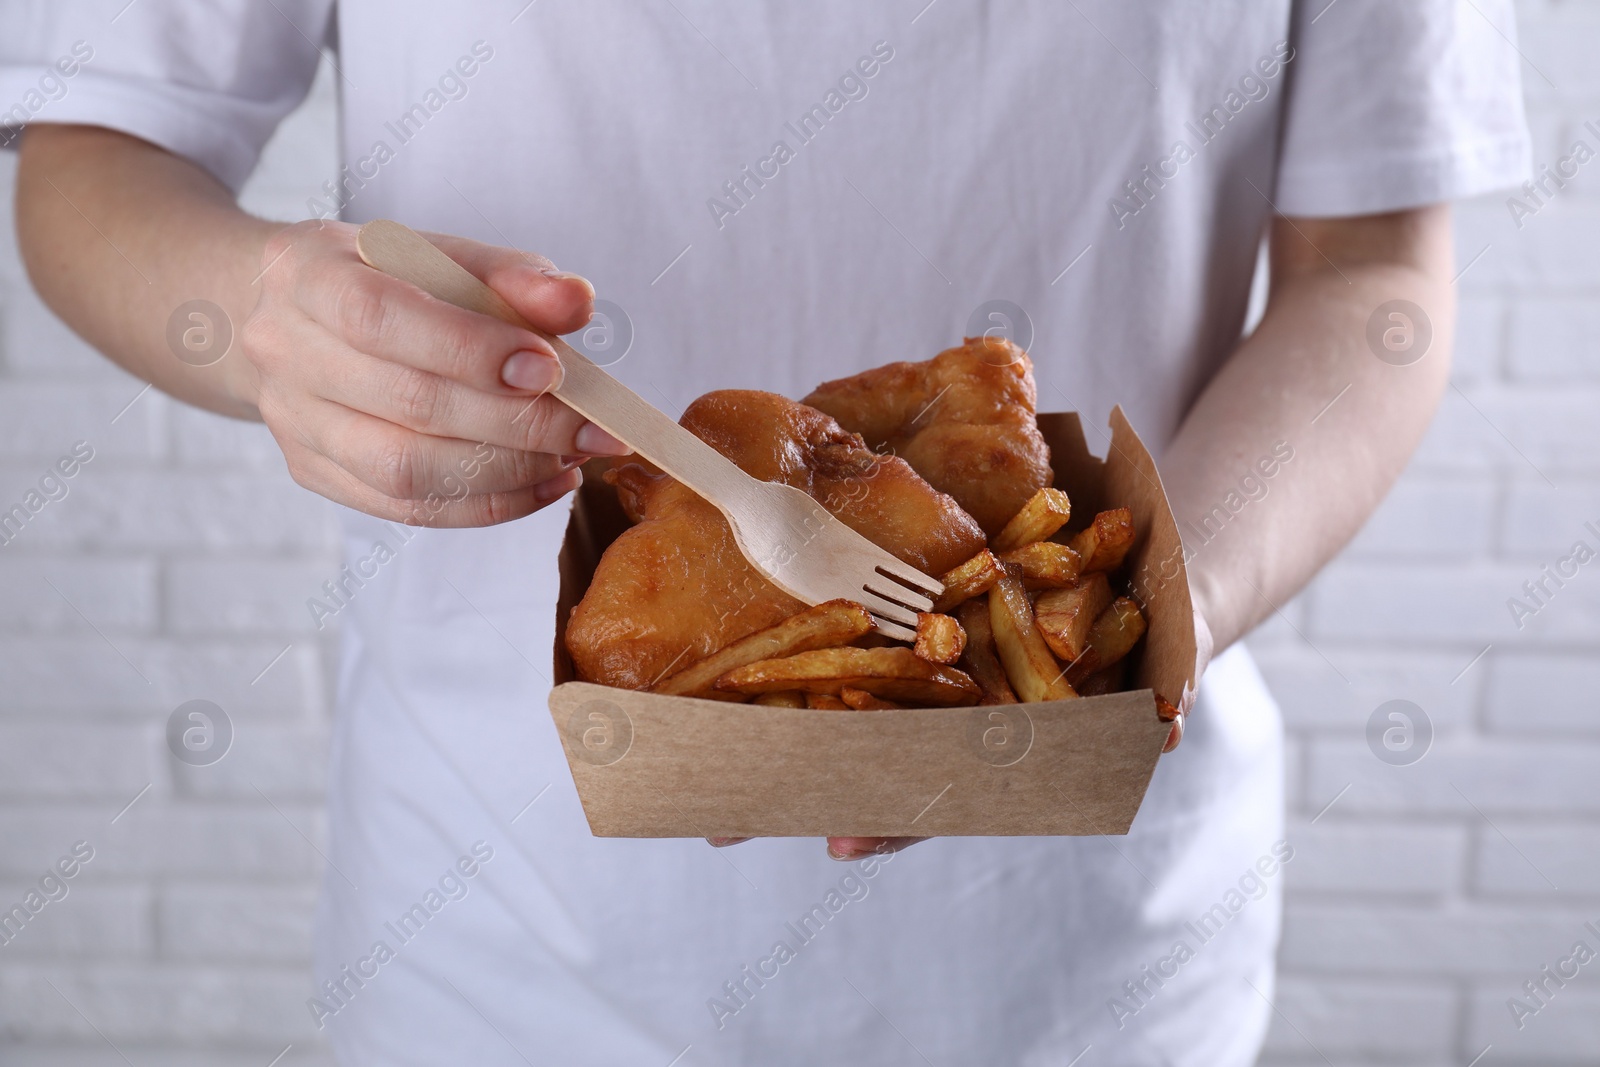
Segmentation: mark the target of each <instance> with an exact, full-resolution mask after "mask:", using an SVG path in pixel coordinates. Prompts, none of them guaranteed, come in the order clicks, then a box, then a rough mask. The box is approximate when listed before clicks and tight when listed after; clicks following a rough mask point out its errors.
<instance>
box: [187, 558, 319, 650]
mask: <svg viewBox="0 0 1600 1067" xmlns="http://www.w3.org/2000/svg"><path fill="white" fill-rule="evenodd" d="M335 577H337V570H336V569H335V568H330V567H329V566H328V565H327V564H326V563H325V562H323V561H322V560H320V559H293V560H280V559H237V558H222V559H198V560H183V561H180V562H176V563H174V564H172V565H171V566H170V567H169V568H168V571H167V582H166V596H167V604H168V611H169V612H170V614H169V616H168V617H169V619H170V622H171V625H172V627H173V629H175V630H176V631H178V632H180V633H206V634H216V633H252V632H254V633H259V632H261V631H272V632H281V631H292V632H302V633H308V634H309V633H314V632H316V630H317V625H316V620H315V619H314V617H313V616H312V615H311V613H310V612H309V611H308V610H307V609H306V600H307V598H309V597H312V596H320V595H321V585H322V583H323V582H324V581H327V580H329V579H332V578H335Z"/></svg>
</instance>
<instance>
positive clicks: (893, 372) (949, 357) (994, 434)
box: [804, 337, 1052, 537]
mask: <svg viewBox="0 0 1600 1067" xmlns="http://www.w3.org/2000/svg"><path fill="white" fill-rule="evenodd" d="M1037 399H1038V393H1037V390H1036V389H1035V387H1034V383H1033V363H1032V361H1030V360H1029V359H1028V354H1027V353H1026V352H1024V351H1023V350H1022V349H1020V348H1018V347H1017V346H1016V345H1014V344H1012V343H1011V342H1010V341H1007V340H1005V339H1003V338H999V337H969V338H967V339H966V343H965V344H963V345H962V346H961V347H960V348H950V349H946V350H945V351H943V352H941V353H939V354H938V355H937V356H935V357H934V358H933V359H931V360H927V361H926V362H922V363H890V364H888V365H886V366H883V367H876V368H874V369H872V370H868V371H862V372H861V373H860V374H857V375H854V376H852V377H849V378H840V379H839V380H837V381H832V382H824V383H823V384H822V385H819V386H818V387H817V388H816V390H815V391H814V392H812V394H811V395H810V396H808V397H806V398H805V400H804V403H806V404H809V405H810V406H812V407H814V408H816V409H818V410H819V411H824V412H826V413H828V414H829V415H832V416H833V417H834V418H835V419H837V420H838V421H839V425H841V426H843V427H844V428H845V429H846V430H851V431H854V432H855V433H858V434H860V435H861V436H862V437H863V438H864V439H865V440H866V442H867V446H868V447H869V448H873V449H876V450H877V451H879V452H892V453H894V454H895V455H897V456H900V457H901V458H902V459H904V460H905V461H906V462H907V463H909V464H911V467H912V469H913V470H915V471H916V472H917V473H918V474H920V475H922V476H923V477H924V478H926V479H927V480H928V483H929V484H930V485H932V486H933V487H934V488H935V489H938V490H939V491H941V492H944V493H949V494H950V495H951V496H953V497H955V499H956V501H957V503H959V504H960V505H961V506H962V507H963V508H965V509H966V511H967V512H968V513H969V514H970V515H971V516H972V517H973V518H975V519H977V520H978V525H980V526H982V527H983V530H984V533H986V534H988V535H989V536H991V537H992V536H993V535H995V534H996V533H998V532H999V531H1000V528H1001V527H1002V526H1004V525H1005V524H1006V521H1007V520H1009V519H1010V518H1011V516H1013V515H1015V514H1016V513H1017V509H1019V508H1021V507H1022V505H1023V504H1024V503H1025V502H1027V500H1028V498H1029V497H1031V496H1032V495H1033V494H1034V493H1035V492H1036V491H1037V490H1039V489H1040V488H1042V487H1044V486H1047V485H1049V484H1051V480H1052V474H1051V471H1050V449H1049V446H1047V445H1046V444H1045V442H1044V438H1043V437H1042V436H1040V434H1039V428H1038V425H1037V424H1036V423H1035V421H1034V414H1035V404H1036V402H1037Z"/></svg>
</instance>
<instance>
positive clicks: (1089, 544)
mask: <svg viewBox="0 0 1600 1067" xmlns="http://www.w3.org/2000/svg"><path fill="white" fill-rule="evenodd" d="M1069 544H1071V545H1072V547H1073V548H1074V549H1076V550H1077V553H1078V555H1079V556H1081V557H1082V558H1083V569H1084V571H1085V572H1088V571H1114V570H1116V569H1117V568H1118V567H1120V566H1122V559H1123V557H1124V556H1126V555H1127V554H1128V549H1130V548H1132V547H1133V512H1131V511H1129V510H1128V509H1127V508H1112V509H1111V510H1110V511H1102V512H1100V514H1098V515H1096V516H1095V517H1094V521H1093V522H1091V523H1090V524H1089V525H1088V526H1086V527H1084V528H1083V529H1081V530H1079V531H1078V532H1077V533H1075V534H1073V535H1072V540H1071V541H1070V542H1069Z"/></svg>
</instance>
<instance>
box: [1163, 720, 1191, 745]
mask: <svg viewBox="0 0 1600 1067" xmlns="http://www.w3.org/2000/svg"><path fill="white" fill-rule="evenodd" d="M1187 718H1188V716H1187V715H1179V716H1178V717H1177V718H1176V719H1173V720H1172V729H1171V730H1169V731H1168V732H1167V743H1166V744H1165V745H1162V746H1161V751H1162V752H1164V753H1165V752H1171V751H1172V750H1173V749H1175V748H1177V747H1178V743H1179V742H1180V741H1182V740H1183V721H1184V720H1185V719H1187Z"/></svg>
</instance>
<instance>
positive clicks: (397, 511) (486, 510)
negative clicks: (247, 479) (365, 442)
mask: <svg viewBox="0 0 1600 1067" xmlns="http://www.w3.org/2000/svg"><path fill="white" fill-rule="evenodd" d="M266 414H267V413H266V411H265V410H264V411H263V415H266ZM267 425H268V426H269V428H271V429H272V430H273V436H274V437H276V438H277V440H278V443H279V445H280V447H282V449H283V454H284V459H285V461H286V462H287V464H288V467H289V473H290V475H291V476H292V477H293V478H294V480H295V481H296V482H297V483H298V484H299V485H301V486H303V487H304V488H306V489H309V490H311V491H312V492H313V493H317V494H318V495H320V496H324V497H327V498H328V499H329V500H332V501H334V502H335V503H338V504H343V505H345V506H346V507H350V508H354V509H355V510H357V511H361V512H364V513H366V514H368V515H373V516H376V517H377V518H380V519H386V520H388V521H390V522H398V523H403V524H405V525H407V526H427V527H433V528H438V529H446V528H459V527H474V526H493V525H495V524H497V523H502V522H509V521H510V520H512V519H520V518H522V517H524V516H526V515H531V514H532V513H533V512H535V511H538V510H539V509H540V508H543V507H546V506H547V505H549V504H551V503H554V502H555V501H556V500H559V499H560V498H561V497H563V496H565V495H566V494H567V493H570V492H573V491H574V490H576V489H577V488H578V486H580V485H581V484H582V483H583V471H582V470H581V469H579V468H573V469H572V470H569V471H566V472H564V473H562V474H558V475H556V476H555V477H554V478H552V479H550V480H549V481H546V482H544V483H542V484H540V485H535V486H530V487H528V488H526V489H519V490H515V491H512V492H508V493H482V494H478V495H476V496H467V495H463V496H460V497H458V498H451V497H450V496H447V495H444V494H439V493H433V494H429V495H428V496H426V497H424V498H423V499H421V500H400V499H396V498H394V497H389V496H385V495H384V494H382V493H380V492H378V491H377V490H376V489H373V488H372V487H371V486H368V485H366V484H365V483H363V482H362V481H361V480H360V479H358V478H356V477H355V476H354V475H352V474H351V473H350V472H349V471H346V470H345V469H344V468H342V467H340V466H339V465H338V464H336V463H334V462H333V461H332V460H330V459H328V458H327V457H326V456H324V455H321V454H320V453H317V452H314V451H312V450H311V449H310V448H308V447H307V446H306V445H305V444H304V443H303V442H302V440H301V439H300V437H299V435H298V433H296V432H295V431H293V430H292V429H289V428H287V424H286V422H285V420H283V419H282V418H281V417H279V418H272V417H269V418H268V419H267Z"/></svg>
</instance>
